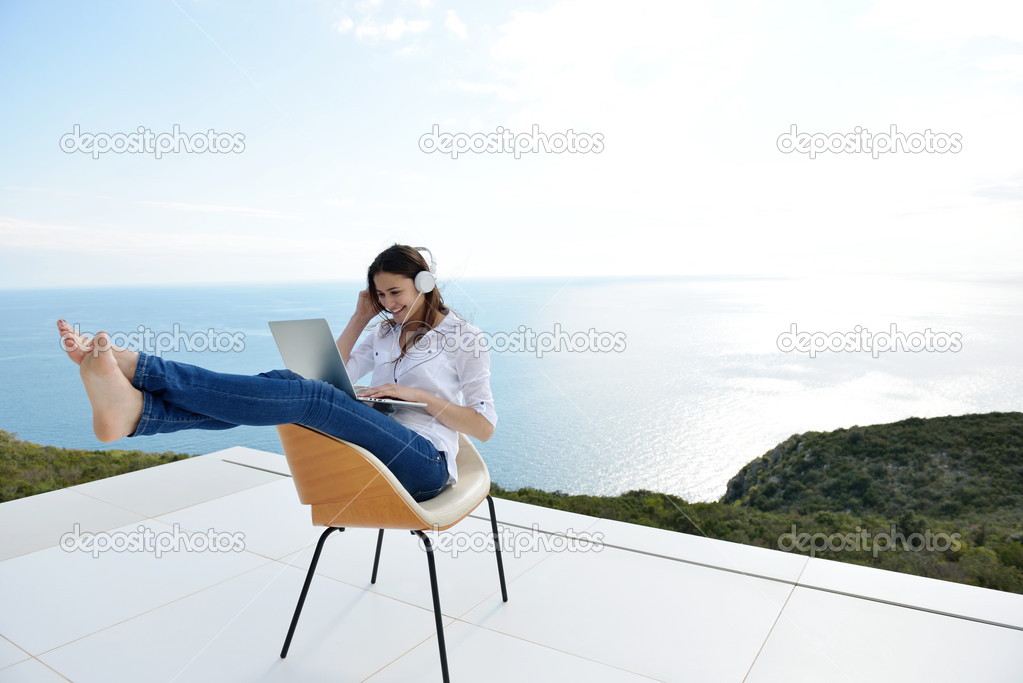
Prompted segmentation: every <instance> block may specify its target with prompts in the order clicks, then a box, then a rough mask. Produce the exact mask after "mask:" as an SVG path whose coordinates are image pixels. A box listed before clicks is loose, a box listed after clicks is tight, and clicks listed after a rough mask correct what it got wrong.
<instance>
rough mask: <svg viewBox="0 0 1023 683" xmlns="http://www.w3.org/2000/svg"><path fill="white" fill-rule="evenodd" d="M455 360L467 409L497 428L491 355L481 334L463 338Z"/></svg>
mask: <svg viewBox="0 0 1023 683" xmlns="http://www.w3.org/2000/svg"><path fill="white" fill-rule="evenodd" d="M463 340H464V341H463V344H462V345H461V346H462V348H460V349H459V352H458V354H457V357H456V359H455V369H456V371H457V373H458V383H459V388H460V389H461V391H462V400H463V401H464V405H465V406H466V407H467V408H472V409H473V410H475V411H476V412H477V413H479V414H480V415H482V416H483V417H485V418H486V419H487V421H488V422H489V423H490V424H492V425H494V426H497V410H496V408H495V407H494V395H493V393H492V392H491V389H490V355H489V353H488V351H487V348H486V345H485V343H484V341H483V338H482V333H481V332H476V333H475V334H472V335H468V336H467V337H463Z"/></svg>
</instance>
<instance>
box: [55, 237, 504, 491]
mask: <svg viewBox="0 0 1023 683" xmlns="http://www.w3.org/2000/svg"><path fill="white" fill-rule="evenodd" d="M367 284H368V288H367V289H366V290H365V291H363V292H360V294H359V300H358V303H357V306H356V310H355V313H354V314H353V315H352V317H351V320H349V322H348V325H347V327H346V328H345V331H344V332H343V333H342V334H341V336H340V337H339V338H338V339H337V346H338V350H339V351H340V352H341V357H342V358H343V359H344V361H345V363H346V367H347V369H348V372H349V375H350V376H351V377H353V378H354V379H358V378H360V377H362V376H363V375H365V374H366V373H367V372H369V371H372V372H373V377H372V388H370V389H367V390H364V391H362V392H361V395H362V396H370V397H378V398H381V397H390V398H398V399H403V400H407V401H417V402H422V403H425V404H426V407H425V408H405V407H399V408H396V409H395V411H394V413H393V414H392V415H391V416H390V417H388V416H386V415H384V414H383V413H381V412H378V411H377V410H374V409H373V408H372V407H370V406H368V405H366V404H364V403H362V402H359V401H356V400H355V399H353V398H351V397H350V396H348V395H347V394H345V393H344V392H343V391H341V390H339V389H337V388H335V387H333V386H332V385H329V384H327V383H325V382H321V381H318V380H307V379H304V378H302V377H300V376H299V375H297V374H295V373H293V372H291V371H289V370H272V371H270V372H265V373H260V374H259V375H255V376H249V375H233V374H226V373H219V372H213V371H210V370H205V369H203V368H200V367H197V366H194V365H189V364H186V363H177V362H174V361H168V360H163V359H162V358H159V357H158V356H153V355H149V354H147V353H141V352H135V351H130V350H127V349H122V348H119V347H116V346H114V345H113V344H111V343H110V339H109V335H107V333H106V332H102V331H101V332H99V333H97V334H96V337H95V338H87V337H84V336H82V335H79V334H76V333H75V331H74V329H73V328H72V327H71V325H69V324H68V323H67V321H65V320H63V319H61V320H60V321H58V322H57V329H58V330H59V331H60V334H61V340H62V342H63V345H64V348H65V350H66V351H67V353H68V356H70V357H71V359H72V360H73V361H74V362H76V363H78V364H79V366H80V368H81V376H82V382H83V383H84V384H85V390H86V393H87V394H88V396H89V402H90V403H91V404H92V412H93V431H95V433H96V437H97V438H98V439H99V440H100V441H103V442H110V441H116V440H117V439H120V438H122V437H125V436H129V437H131V436H142V435H147V434H159V433H164V432H174V431H179V430H182V429H230V428H231V427H235V426H237V425H278V424H288V423H297V424H302V425H306V426H308V427H312V428H313V429H316V430H318V431H321V432H323V433H325V434H330V435H331V436H336V437H338V438H341V439H344V440H346V441H351V442H352V443H355V444H358V445H360V446H362V447H363V448H366V449H367V450H368V451H370V452H371V453H373V454H374V455H376V456H377V457H378V458H380V460H381V461H382V462H384V464H386V465H387V467H388V468H389V469H390V470H391V471H392V472H393V473H394V475H395V476H396V477H397V479H398V481H400V482H401V484H402V485H403V486H404V487H405V488H406V489H407V490H408V491H409V493H410V494H412V496H413V498H414V499H415V500H417V501H423V500H429V499H430V498H433V497H434V496H436V495H437V494H439V493H440V492H441V491H442V490H443V489H444V487H445V486H446V485H447V484H448V483H453V482H454V481H455V480H456V479H457V478H458V472H457V469H456V468H455V456H456V454H457V452H458V432H463V433H465V434H468V435H469V436H473V437H475V438H477V439H479V440H480V441H486V440H488V439H489V438H490V436H491V435H492V434H493V432H494V425H495V424H496V423H497V413H496V412H495V410H494V401H493V396H492V394H491V391H490V359H489V356H488V355H487V352H486V348H485V346H484V345H483V343H482V340H481V333H480V330H479V329H477V328H476V327H475V326H473V325H470V324H469V323H467V322H465V321H464V320H461V319H459V318H458V317H457V316H456V315H455V313H454V312H453V311H451V310H450V309H449V308H448V307H447V306H445V304H444V301H443V299H442V297H441V295H440V292H439V291H437V289H436V288H435V287H434V286H433V277H432V271H431V269H430V267H429V266H428V265H427V264H426V261H425V260H424V259H423V256H422V254H420V253H419V251H417V250H416V249H413V248H412V247H408V246H405V245H398V244H396V245H394V246H392V247H390V248H389V249H386V250H385V251H383V252H382V253H381V254H380V255H378V256H377V257H376V259H375V260H374V261H373V263H372V264H371V265H370V267H369V270H368V273H367ZM377 314H385V315H386V314H390V317H389V318H386V319H385V320H384V321H382V322H381V323H379V324H378V325H376V326H375V327H374V328H373V329H372V330H371V331H370V332H369V333H368V334H367V335H366V336H365V338H363V339H362V341H361V342H359V343H358V344H356V342H357V340H358V337H359V335H360V333H361V332H362V331H363V330H365V328H366V326H367V325H368V324H369V323H370V322H371V321H372V319H373V317H374V316H376V315H377Z"/></svg>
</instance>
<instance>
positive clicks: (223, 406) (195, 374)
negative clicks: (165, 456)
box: [129, 353, 448, 501]
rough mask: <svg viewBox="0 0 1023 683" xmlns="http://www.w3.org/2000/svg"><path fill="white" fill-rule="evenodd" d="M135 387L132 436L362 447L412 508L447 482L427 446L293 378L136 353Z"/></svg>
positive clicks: (328, 390) (366, 409) (317, 385)
mask: <svg viewBox="0 0 1023 683" xmlns="http://www.w3.org/2000/svg"><path fill="white" fill-rule="evenodd" d="M132 385H133V386H134V387H135V388H136V389H139V390H140V391H142V418H141V419H140V420H139V424H138V427H137V428H136V429H135V431H134V432H133V433H132V434H130V435H129V436H143V435H149V434H162V433H166V432H176V431H179V430H182V429H230V428H231V427H236V426H238V425H257V426H259V425H280V424H290V423H295V424H301V425H305V426H307V427H312V428H313V429H316V430H318V431H321V432H323V433H324V434H330V435H331V436H336V437H338V438H340V439H344V440H345V441H351V442H352V443H354V444H358V445H359V446H362V447H363V448H365V449H366V450H368V451H369V452H370V453H372V454H373V455H375V456H376V457H377V458H379V459H380V460H381V461H382V462H383V463H384V464H385V465H386V466H387V468H388V469H390V470H391V472H393V473H394V476H395V477H397V479H398V481H399V482H401V484H402V486H404V487H405V489H406V490H407V491H408V492H409V493H410V494H412V497H413V498H414V499H415V500H417V501H424V500H429V499H430V498H433V497H434V496H436V495H437V494H438V493H440V492H441V491H442V490H443V489H444V486H445V485H446V484H447V481H448V467H447V458H446V455H445V454H444V453H442V452H439V451H438V450H437V449H436V447H434V445H433V443H431V442H430V441H429V440H428V439H427V438H425V437H423V436H420V435H419V434H417V433H415V432H413V431H412V430H410V429H408V428H407V427H404V426H403V425H401V424H399V423H397V422H395V421H394V420H392V419H391V418H389V417H387V416H386V415H384V414H382V413H380V412H378V411H376V410H374V409H373V408H372V407H370V406H368V405H366V404H365V403H362V402H360V401H356V400H355V399H354V398H352V397H351V396H349V395H348V394H346V393H344V392H343V391H341V390H340V389H337V388H336V387H334V386H332V385H330V384H327V383H326V382H321V381H319V380H309V379H304V378H303V377H301V376H300V375H297V374H295V373H294V372H291V371H290V370H271V371H270V372H264V373H260V374H259V375H232V374H226V373H222V372H213V371H212V370H206V369H204V368H200V367H197V366H195V365H188V364H187V363H178V362H175V361H169V360H164V359H162V358H160V357H159V356H152V355H149V354H146V353H139V360H138V366H137V367H136V369H135V377H134V378H133V379H132Z"/></svg>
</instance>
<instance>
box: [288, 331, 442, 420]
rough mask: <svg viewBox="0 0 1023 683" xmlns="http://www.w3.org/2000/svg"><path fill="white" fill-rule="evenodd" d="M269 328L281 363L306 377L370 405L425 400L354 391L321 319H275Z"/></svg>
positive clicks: (410, 403)
mask: <svg viewBox="0 0 1023 683" xmlns="http://www.w3.org/2000/svg"><path fill="white" fill-rule="evenodd" d="M270 331H271V332H272V333H273V335H274V341H275V342H277V350H278V351H280V352H281V358H283V359H284V364H285V365H286V366H287V367H288V369H289V370H291V371H292V372H294V373H297V374H299V375H302V377H305V378H306V379H318V380H322V381H324V382H327V383H328V384H333V385H334V386H335V387H337V388H338V389H340V390H341V391H343V392H345V393H346V394H348V395H349V396H351V397H352V398H354V399H355V400H356V401H362V402H363V403H369V404H382V405H391V406H404V407H406V408H425V407H426V404H425V403H419V402H416V401H402V400H400V399H396V398H366V397H364V396H358V395H356V393H355V387H353V386H352V380H351V378H350V377H349V376H348V371H347V370H346V369H345V364H344V361H343V360H342V359H341V352H340V351H338V350H337V343H336V342H335V341H334V335H333V334H331V332H330V326H329V325H327V321H326V320H325V319H324V318H312V319H310V320H276V321H273V322H271V323H270Z"/></svg>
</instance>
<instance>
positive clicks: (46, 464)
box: [0, 429, 188, 503]
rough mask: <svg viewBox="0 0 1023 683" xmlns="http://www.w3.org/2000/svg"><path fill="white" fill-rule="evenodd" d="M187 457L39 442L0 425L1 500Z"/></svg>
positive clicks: (82, 482) (173, 454)
mask: <svg viewBox="0 0 1023 683" xmlns="http://www.w3.org/2000/svg"><path fill="white" fill-rule="evenodd" d="M187 457H188V456H187V455H185V454H182V453H144V452H142V451H122V450H109V451H86V450H80V449H76V448H57V447H56V446H41V445H39V444H36V443H31V442H29V441H21V440H19V439H16V438H15V435H14V434H11V433H10V432H5V431H3V430H2V429H0V503H3V502H6V501H8V500H14V499H15V498H24V497H25V496H33V495H35V494H37V493H45V492H47V491H53V490H55V489H62V488H65V487H68V486H74V485H75V484H84V483H85V482H87V481H94V480H96V479H104V478H106V477H113V476H114V475H117V474H124V473H125V472H133V471H135V470H141V469H143V468H146V467H152V466H153V465H162V464H164V463H168V462H173V461H175V460H181V459H183V458H187Z"/></svg>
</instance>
